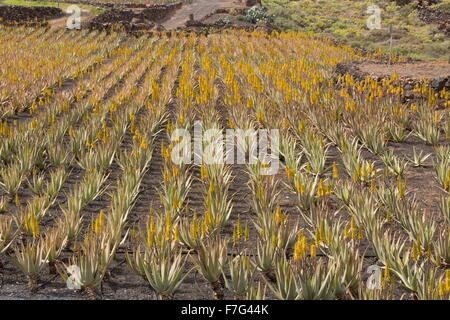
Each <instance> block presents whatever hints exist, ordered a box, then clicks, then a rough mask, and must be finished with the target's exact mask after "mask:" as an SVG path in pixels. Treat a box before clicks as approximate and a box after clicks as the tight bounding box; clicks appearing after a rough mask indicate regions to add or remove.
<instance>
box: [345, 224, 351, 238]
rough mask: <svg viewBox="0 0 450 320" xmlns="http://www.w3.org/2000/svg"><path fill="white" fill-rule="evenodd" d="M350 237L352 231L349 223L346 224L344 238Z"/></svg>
mask: <svg viewBox="0 0 450 320" xmlns="http://www.w3.org/2000/svg"><path fill="white" fill-rule="evenodd" d="M349 237H350V233H349V232H348V225H345V226H344V239H347V238H349Z"/></svg>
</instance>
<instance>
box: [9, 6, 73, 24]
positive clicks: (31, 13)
mask: <svg viewBox="0 0 450 320" xmlns="http://www.w3.org/2000/svg"><path fill="white" fill-rule="evenodd" d="M63 15H64V13H63V12H62V10H61V9H60V8H55V7H22V6H0V21H1V23H2V24H7V25H9V24H38V23H43V22H45V21H47V20H49V19H55V18H58V17H61V16H63Z"/></svg>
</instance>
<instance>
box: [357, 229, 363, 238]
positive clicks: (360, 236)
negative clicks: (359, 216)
mask: <svg viewBox="0 0 450 320" xmlns="http://www.w3.org/2000/svg"><path fill="white" fill-rule="evenodd" d="M362 239H364V236H363V230H362V228H361V227H359V228H358V240H362Z"/></svg>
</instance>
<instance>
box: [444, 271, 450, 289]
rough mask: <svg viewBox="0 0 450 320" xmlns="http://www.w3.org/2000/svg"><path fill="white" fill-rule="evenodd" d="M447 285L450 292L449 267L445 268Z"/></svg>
mask: <svg viewBox="0 0 450 320" xmlns="http://www.w3.org/2000/svg"><path fill="white" fill-rule="evenodd" d="M445 285H446V290H447V292H448V293H450V270H449V269H447V270H445Z"/></svg>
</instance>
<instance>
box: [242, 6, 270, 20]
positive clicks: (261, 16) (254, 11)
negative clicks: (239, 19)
mask: <svg viewBox="0 0 450 320" xmlns="http://www.w3.org/2000/svg"><path fill="white" fill-rule="evenodd" d="M272 19H273V17H272V16H271V15H270V14H269V13H268V12H267V9H266V8H263V7H252V8H250V9H248V10H247V11H246V12H245V16H244V20H245V21H247V22H250V23H259V22H271V21H272Z"/></svg>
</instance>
